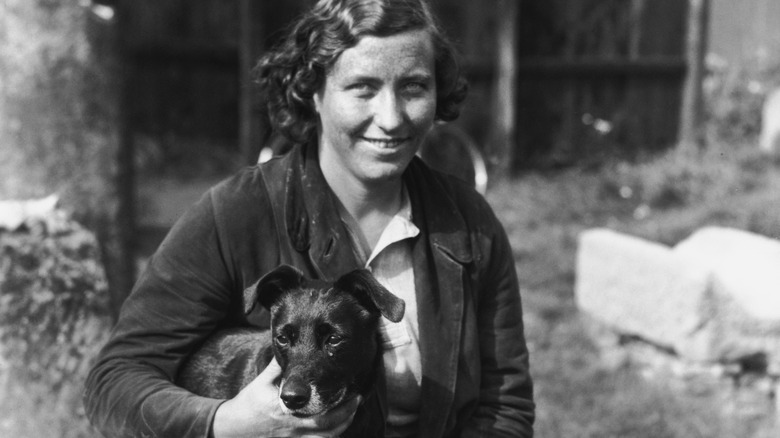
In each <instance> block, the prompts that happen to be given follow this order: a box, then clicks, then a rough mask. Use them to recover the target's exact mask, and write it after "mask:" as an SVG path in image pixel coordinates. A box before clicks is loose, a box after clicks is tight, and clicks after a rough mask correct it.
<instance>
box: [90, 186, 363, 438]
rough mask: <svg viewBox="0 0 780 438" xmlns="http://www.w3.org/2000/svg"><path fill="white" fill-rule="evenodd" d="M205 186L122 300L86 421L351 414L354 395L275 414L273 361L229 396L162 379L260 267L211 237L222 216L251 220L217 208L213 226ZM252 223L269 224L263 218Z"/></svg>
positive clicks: (322, 426)
mask: <svg viewBox="0 0 780 438" xmlns="http://www.w3.org/2000/svg"><path fill="white" fill-rule="evenodd" d="M240 186H241V184H240V183H239V184H238V187H236V186H231V187H223V190H222V193H224V192H231V193H234V194H235V193H241V192H242V190H241V187H240ZM214 192H215V191H211V192H210V194H208V195H206V196H204V197H203V198H202V199H201V200H200V201H199V202H198V203H197V204H196V205H195V206H194V207H193V208H192V209H191V210H190V211H189V212H188V213H187V214H185V216H184V217H183V218H182V219H181V220H180V221H179V222H178V223H177V224H176V225H175V226H174V228H173V229H172V230H171V232H170V234H169V235H168V236H167V237H166V239H165V241H164V242H163V244H162V245H161V246H160V249H159V250H158V251H157V253H156V254H155V255H154V256H153V258H152V259H151V260H150V262H149V265H148V267H147V268H146V270H145V271H144V273H143V275H142V276H141V278H140V279H139V280H138V283H137V284H136V286H135V288H134V289H133V292H132V293H131V295H130V297H128V299H127V301H126V302H125V304H124V305H123V307H122V311H121V314H120V317H119V320H118V322H117V325H116V327H115V328H114V331H113V333H112V335H111V338H110V340H109V342H108V343H107V344H106V346H105V347H104V348H103V350H102V351H101V353H100V355H99V357H98V359H97V362H96V364H95V366H94V368H93V369H92V370H91V372H90V374H89V376H88V377H87V382H86V391H85V399H84V403H85V407H86V411H87V415H88V416H89V419H90V421H91V422H92V424H93V425H94V426H95V427H97V428H98V429H99V430H100V431H101V432H103V434H105V435H106V436H108V437H141V436H143V437H169V436H170V437H177V438H178V437H183V438H186V437H203V438H205V437H208V436H210V433H211V432H212V426H213V436H215V437H216V438H221V437H233V436H262V435H266V434H268V435H269V436H270V435H271V434H273V436H300V435H305V434H311V435H317V436H337V435H338V434H340V433H341V432H343V431H344V429H346V427H347V426H348V425H349V424H350V423H351V421H352V417H353V415H354V413H355V409H356V408H357V404H358V401H357V400H355V401H353V402H349V403H345V404H344V406H341V407H339V408H336V409H334V410H333V411H331V412H328V413H325V414H323V415H321V416H317V417H312V418H296V417H293V416H291V415H288V414H285V413H284V412H282V410H281V407H280V405H279V401H278V388H277V387H276V386H275V383H274V381H275V380H276V379H277V378H278V377H279V375H280V372H281V370H279V367H278V365H276V362H275V361H273V362H272V363H271V365H269V366H268V368H267V369H266V370H265V371H264V372H263V373H261V375H260V376H258V377H257V379H255V381H253V382H252V383H251V384H250V385H249V386H247V387H246V388H244V389H243V390H242V391H241V392H240V393H239V394H238V395H237V396H236V397H235V398H233V399H231V400H216V399H210V398H206V397H200V396H197V395H194V394H192V393H190V392H189V391H187V390H185V389H183V388H180V387H178V386H176V385H175V384H173V383H172V382H173V381H175V376H176V373H177V372H178V370H179V367H180V366H181V364H182V363H183V361H184V360H185V359H186V358H187V357H188V356H189V354H190V352H192V351H193V349H194V348H197V346H199V345H200V343H201V342H202V341H203V340H204V339H205V338H206V337H207V336H208V335H210V334H211V332H212V331H213V330H214V329H215V328H216V327H217V325H218V324H219V323H220V322H222V321H223V320H224V319H225V318H226V317H228V315H230V314H232V313H235V312H236V309H243V306H242V303H241V301H240V300H241V298H240V297H241V295H242V294H241V291H242V290H243V281H242V280H241V278H244V277H251V278H250V281H254V280H256V278H254V276H258V275H259V274H260V273H256V272H254V271H252V272H249V271H250V268H249V267H250V266H251V267H252V269H256V268H257V265H258V261H257V260H251V259H252V257H249V256H246V254H247V252H245V251H243V250H238V251H234V249H235V245H236V243H235V242H233V245H231V244H229V243H227V242H225V241H226V240H230V238H226V237H224V236H222V238H220V237H221V236H220V233H219V232H218V229H223V230H224V231H223V234H224V233H227V232H228V231H227V229H226V228H227V227H229V226H232V227H233V230H234V231H235V229H242V225H239V224H238V223H237V222H238V221H245V222H247V221H248V222H251V224H250V225H249V227H251V228H254V229H257V227H258V226H259V225H262V224H259V222H261V221H260V220H259V218H257V217H247V215H244V216H243V217H241V218H238V217H227V218H224V217H223V219H225V220H223V221H222V222H221V223H220V224H221V225H222V227H219V226H218V225H217V222H218V221H219V219H218V217H219V216H220V215H219V214H215V213H214V210H215V208H214V203H213V202H212V201H213V199H212V196H214ZM222 200H223V201H224V199H222ZM231 204H233V202H231ZM235 204H236V205H237V206H238V209H239V210H244V211H246V209H245V208H243V207H244V205H254V206H256V205H258V202H257V200H254V202H253V203H249V204H245V203H244V201H241V202H235ZM222 205H223V206H224V205H225V204H224V202H223V204H222ZM269 208H270V206H269ZM227 210H230V211H229V212H228V211H222V209H220V211H221V215H222V216H226V215H227V216H234V214H233V213H240V212H236V211H232V209H227ZM228 213H230V214H228ZM261 228H262V229H264V230H265V231H264V232H271V231H269V229H270V228H272V227H262V226H261ZM238 234H242V236H241V240H242V242H246V241H250V243H246V245H257V244H258V242H268V241H275V240H276V239H263V238H261V236H245V235H243V233H238ZM244 249H245V248H244ZM267 251H271V249H270V248H269V249H268V250H267ZM267 251H266V252H267ZM235 252H239V253H241V254H236V253H235ZM250 252H251V251H250ZM266 255H268V254H266ZM271 258H274V259H275V257H271ZM234 260H239V261H238V262H233V261H234ZM242 266H243V267H242ZM244 271H247V272H244ZM239 283H241V284H239Z"/></svg>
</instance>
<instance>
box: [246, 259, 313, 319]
mask: <svg viewBox="0 0 780 438" xmlns="http://www.w3.org/2000/svg"><path fill="white" fill-rule="evenodd" d="M302 282H303V272H301V271H299V270H298V269H296V268H294V267H292V266H289V265H281V266H279V267H278V268H276V269H274V270H273V271H271V272H269V273H267V274H265V275H264V276H263V277H262V278H260V279H259V280H257V282H255V283H254V284H253V285H251V286H249V287H248V288H246V289H244V314H249V312H251V311H252V309H254V308H255V305H257V303H258V302H259V303H260V304H261V305H262V306H263V307H265V308H266V309H270V308H271V305H272V304H273V303H274V302H276V300H277V299H278V298H279V295H281V294H282V292H284V291H286V290H290V289H293V288H296V287H298V286H300V285H301V283H302Z"/></svg>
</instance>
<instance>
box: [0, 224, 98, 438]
mask: <svg viewBox="0 0 780 438" xmlns="http://www.w3.org/2000/svg"><path fill="white" fill-rule="evenodd" d="M97 248H98V246H97V243H96V241H95V238H94V236H93V235H92V234H91V233H89V232H88V231H86V230H84V229H82V228H81V227H79V226H78V225H76V224H72V226H71V227H70V229H68V230H67V231H63V232H60V233H57V234H53V233H49V232H47V231H46V230H44V229H35V228H33V229H31V230H26V231H22V232H14V233H11V232H7V231H0V254H1V255H0V364H2V365H3V366H2V367H1V368H0V377H3V379H0V381H2V380H5V381H6V384H5V385H3V386H4V388H2V391H3V392H4V395H7V397H4V400H2V401H0V412H2V414H0V435H3V436H13V435H16V436H19V435H21V436H86V435H88V431H89V426H88V424H87V422H86V420H85V419H84V412H83V409H82V407H81V393H82V388H83V382H84V378H85V377H86V373H87V371H88V369H89V367H90V366H91V363H92V359H93V357H94V356H95V354H96V352H97V349H98V348H99V347H100V346H101V345H102V344H103V343H104V341H105V339H106V336H107V334H108V332H109V329H110V320H109V318H108V317H107V315H108V310H107V302H106V300H107V291H106V289H107V285H106V280H105V275H104V273H103V269H102V266H101V264H100V257H99V253H98V249H97ZM12 395H13V397H12ZM8 415H10V417H8V418H3V417H6V416H8Z"/></svg>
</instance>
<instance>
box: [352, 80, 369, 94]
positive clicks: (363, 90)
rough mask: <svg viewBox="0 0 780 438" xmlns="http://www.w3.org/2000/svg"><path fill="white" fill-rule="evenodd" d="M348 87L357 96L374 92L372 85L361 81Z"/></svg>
mask: <svg viewBox="0 0 780 438" xmlns="http://www.w3.org/2000/svg"><path fill="white" fill-rule="evenodd" d="M348 89H349V90H350V91H352V92H354V93H356V94H357V95H359V96H365V95H371V94H373V93H374V87H372V86H371V84H368V83H362V82H361V83H357V84H352V85H350V86H349V87H348Z"/></svg>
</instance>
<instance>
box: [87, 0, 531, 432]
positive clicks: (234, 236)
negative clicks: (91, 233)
mask: <svg viewBox="0 0 780 438" xmlns="http://www.w3.org/2000/svg"><path fill="white" fill-rule="evenodd" d="M258 73H259V82H260V85H261V88H262V90H263V91H264V93H265V97H266V100H267V102H268V109H269V114H270V116H271V119H272V122H273V124H274V126H275V127H276V128H277V129H278V130H280V131H281V132H283V133H284V134H285V135H287V136H288V137H289V138H291V139H294V140H296V141H298V142H300V144H298V145H296V146H295V147H294V148H293V149H292V150H291V151H290V152H289V153H287V154H286V155H284V156H282V157H279V158H276V159H273V160H271V161H270V162H268V163H266V164H263V165H261V166H256V167H253V168H249V169H246V170H244V171H242V172H240V173H239V174H238V175H236V176H235V177H233V178H230V179H228V180H226V181H225V182H223V183H221V184H220V185H218V186H217V187H215V188H213V189H212V190H210V191H209V192H208V193H207V194H206V195H205V196H204V197H203V199H201V200H200V201H199V202H198V204H196V205H195V206H194V207H193V208H192V209H191V210H190V211H189V212H188V213H187V214H186V215H185V216H184V217H183V218H182V219H181V220H180V221H179V222H178V223H177V224H176V225H175V226H174V228H173V229H172V230H171V232H170V234H169V236H168V237H167V238H166V240H165V241H164V242H163V244H162V245H161V247H160V249H159V250H158V251H157V253H156V254H155V255H154V257H153V258H152V260H151V261H150V264H149V267H148V268H147V269H146V271H145V272H144V273H143V275H142V276H141V278H140V279H139V281H138V284H137V285H136V287H135V289H134V291H133V293H132V294H131V296H130V297H129V298H128V300H127V302H126V303H125V305H124V307H123V309H122V314H121V316H120V319H119V321H118V324H117V327H116V329H115V331H114V333H113V335H112V339H111V340H110V341H109V343H108V344H107V345H106V347H105V348H104V350H103V351H102V353H101V355H100V357H99V359H98V362H97V364H96V365H95V367H94V369H93V370H92V372H91V373H90V376H89V378H88V382H87V391H86V398H85V403H86V407H87V413H88V415H89V417H90V419H91V420H92V422H93V424H95V425H96V426H97V427H98V428H100V429H101V430H102V431H104V433H106V434H107V435H109V436H176V437H183V436H199V437H200V436H203V437H205V436H207V435H208V434H212V435H213V436H215V437H228V436H302V435H308V436H337V435H338V434H340V433H341V432H343V431H344V430H345V429H346V427H347V426H348V425H349V423H350V421H351V419H352V416H353V415H354V412H355V409H356V407H357V404H358V401H353V402H350V403H346V404H345V405H344V406H341V407H339V408H336V409H334V410H333V411H331V412H328V413H325V414H323V415H320V416H316V417H312V418H295V417H291V416H289V415H285V414H284V413H282V412H281V410H280V408H279V406H278V403H277V401H276V398H277V390H276V388H275V387H274V385H273V381H274V379H275V378H276V377H278V375H279V369H278V365H276V364H275V363H273V362H272V363H271V365H269V366H268V368H267V369H266V370H265V371H263V372H262V373H261V374H260V376H258V378H257V379H256V380H255V381H254V382H253V383H252V384H250V385H249V386H248V387H246V388H245V389H244V390H242V391H241V393H239V394H238V395H237V396H236V397H235V398H234V399H231V400H227V401H225V400H212V399H206V398H203V397H198V396H195V395H193V394H191V393H189V392H187V391H186V390H184V389H181V388H178V387H176V386H175V385H174V384H172V383H171V382H172V381H173V380H174V379H175V376H176V372H177V370H178V368H179V366H180V365H181V363H182V362H183V360H184V359H185V358H186V357H187V355H188V354H189V353H190V352H191V351H193V349H194V348H196V347H197V345H198V344H199V342H201V341H202V340H203V339H204V338H205V337H207V336H208V335H209V334H210V333H211V332H212V331H213V330H214V329H215V328H217V327H220V326H225V325H240V324H255V325H259V326H264V325H267V315H263V314H261V313H258V314H252V315H250V316H249V317H245V316H244V315H243V312H242V311H241V309H242V303H241V291H242V290H243V289H244V288H245V287H246V286H248V285H250V284H251V283H253V282H254V281H255V280H257V279H258V278H259V277H261V276H262V275H263V274H264V273H266V272H268V271H270V270H271V269H273V268H274V267H276V266H278V265H279V264H281V263H285V264H290V265H293V266H296V267H298V268H300V269H301V270H302V271H304V272H305V273H306V274H307V275H309V276H312V277H321V278H335V277H337V276H339V275H341V274H343V273H344V272H347V271H349V270H352V269H355V268H357V267H364V266H368V267H370V268H371V269H372V271H373V273H374V275H375V276H376V277H377V279H378V280H379V281H380V282H381V283H383V284H384V285H385V286H386V287H388V289H389V290H391V291H392V292H393V293H394V294H396V295H398V296H400V297H401V298H404V300H405V301H406V304H407V305H406V309H407V311H406V315H405V317H404V321H402V322H401V323H399V324H397V325H394V324H392V323H389V322H385V325H384V326H383V330H384V332H385V333H384V334H385V343H386V346H385V348H386V350H385V352H384V365H385V375H386V378H385V385H384V386H385V387H386V390H384V391H383V392H384V394H383V395H384V396H386V399H387V406H388V409H387V413H386V424H387V425H386V436H404V437H406V436H420V437H440V436H447V437H456V436H461V437H467V436H496V437H498V436H506V437H530V436H532V433H533V432H532V424H533V419H534V404H533V401H532V389H531V380H530V376H529V372H528V351H527V349H526V345H525V340H524V337H523V326H522V316H521V315H522V312H521V306H520V297H519V293H518V286H517V278H516V274H515V270H514V262H513V258H512V252H511V249H510V247H509V244H508V241H507V238H506V235H505V233H504V231H503V229H502V228H501V226H500V224H499V223H498V221H497V219H496V218H495V215H494V214H493V212H492V211H491V210H490V208H489V207H488V206H487V204H486V203H485V201H484V200H483V199H482V198H481V197H480V196H479V195H478V194H476V193H475V192H474V191H473V190H472V189H471V188H469V187H467V186H466V185H464V184H462V183H460V182H458V181H456V180H454V179H452V178H449V177H446V176H444V175H442V174H439V173H436V172H433V171H431V170H430V169H428V168H427V167H426V166H425V165H424V164H423V163H422V162H421V161H420V160H419V159H417V158H415V153H416V152H417V150H418V148H419V146H420V144H421V142H422V140H423V138H424V137H425V135H426V133H427V132H428V130H430V129H431V127H432V126H433V123H434V122H435V121H436V120H442V121H448V120H452V119H454V118H456V117H457V115H458V107H459V104H460V102H461V101H462V100H463V98H464V97H465V83H464V81H463V80H462V79H461V77H460V76H459V71H458V67H457V63H456V62H455V59H454V54H453V51H452V49H451V46H450V45H449V44H448V43H447V41H446V40H445V39H444V38H443V36H442V34H441V32H440V31H439V29H438V27H437V26H436V24H435V22H434V20H433V19H432V17H431V15H430V13H429V11H428V9H427V8H426V6H425V4H424V3H423V2H422V1H421V0H320V1H319V2H318V3H317V4H316V5H315V6H314V8H313V9H312V10H311V11H310V12H308V13H307V14H306V15H304V16H303V17H302V18H301V19H300V20H299V21H298V23H297V25H296V26H295V27H294V28H292V29H291V31H290V34H289V35H288V37H287V39H286V40H285V41H284V42H283V43H282V45H281V46H280V47H279V48H278V49H276V50H275V51H272V52H270V53H268V54H267V55H265V56H264V58H263V59H262V60H261V63H260V64H259V66H258Z"/></svg>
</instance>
